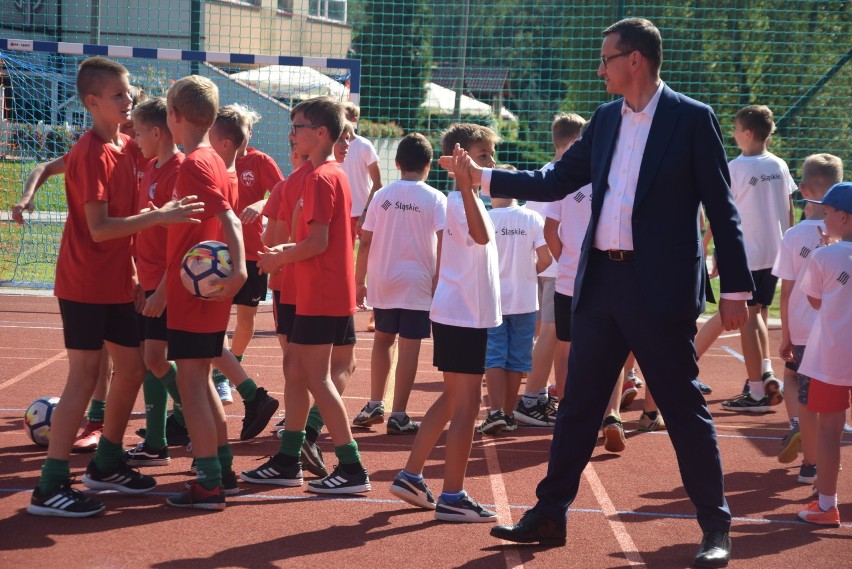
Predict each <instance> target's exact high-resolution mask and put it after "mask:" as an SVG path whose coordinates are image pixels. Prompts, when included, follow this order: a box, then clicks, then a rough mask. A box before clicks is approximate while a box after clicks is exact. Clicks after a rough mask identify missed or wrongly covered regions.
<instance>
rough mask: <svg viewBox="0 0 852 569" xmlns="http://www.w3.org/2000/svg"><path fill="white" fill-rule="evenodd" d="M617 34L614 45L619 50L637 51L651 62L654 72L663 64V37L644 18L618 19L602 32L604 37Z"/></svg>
mask: <svg viewBox="0 0 852 569" xmlns="http://www.w3.org/2000/svg"><path fill="white" fill-rule="evenodd" d="M610 34H618V43H617V44H616V47H617V48H618V50H619V51H638V52H639V53H641V54H642V57H644V58H645V59H647V60H648V61H650V62H651V68H652V69H653V70H654V72H659V70H660V66H661V65H662V64H663V39H662V37H661V36H660V30H658V29H657V26H655V25H654V24H653V23H652V22H651V21H650V20H646V19H645V18H626V19H624V20H620V21H618V22H616V23H614V24H613V25H611V26H610V27H608V28H607V29H605V30H604V31H603V33H602V35H603V36H604V37H606V36H608V35H610Z"/></svg>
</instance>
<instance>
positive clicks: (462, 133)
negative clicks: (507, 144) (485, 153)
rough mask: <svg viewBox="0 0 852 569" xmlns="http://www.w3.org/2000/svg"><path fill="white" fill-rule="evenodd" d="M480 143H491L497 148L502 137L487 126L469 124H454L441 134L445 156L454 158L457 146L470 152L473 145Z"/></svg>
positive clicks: (442, 150) (442, 149)
mask: <svg viewBox="0 0 852 569" xmlns="http://www.w3.org/2000/svg"><path fill="white" fill-rule="evenodd" d="M478 142H489V143H491V145H492V146H495V147H496V146H497V143H499V142H500V137H499V136H498V135H497V133H496V132H494V131H493V130H491V129H490V128H488V127H487V126H482V125H479V124H473V123H467V122H465V123H453V124H451V125H450V126H449V127H448V128H447V130H445V131H444V132H442V133H441V152H442V153H443V154H444V156H452V154H453V148H455V146H456V144H458V145H459V146H461V147H462V148H464V149H465V150H470V147H471V145H472V144H476V143H478Z"/></svg>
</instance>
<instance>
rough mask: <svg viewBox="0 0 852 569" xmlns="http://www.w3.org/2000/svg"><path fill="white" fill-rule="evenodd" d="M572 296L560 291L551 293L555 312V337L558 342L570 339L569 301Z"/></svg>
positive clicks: (572, 298) (571, 299)
mask: <svg viewBox="0 0 852 569" xmlns="http://www.w3.org/2000/svg"><path fill="white" fill-rule="evenodd" d="M573 301H574V297H573V296H566V295H564V294H562V293H561V292H554V293H553V309H554V311H555V313H556V339H557V340H559V341H560V342H570V341H571V303H572V302H573Z"/></svg>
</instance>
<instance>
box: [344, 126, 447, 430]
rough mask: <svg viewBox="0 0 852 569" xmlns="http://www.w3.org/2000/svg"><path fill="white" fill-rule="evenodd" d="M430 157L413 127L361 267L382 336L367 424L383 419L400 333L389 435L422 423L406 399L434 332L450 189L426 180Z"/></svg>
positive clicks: (362, 423) (361, 418)
mask: <svg viewBox="0 0 852 569" xmlns="http://www.w3.org/2000/svg"><path fill="white" fill-rule="evenodd" d="M431 164H432V145H431V144H429V141H428V140H427V139H426V137H424V136H423V135H422V134H417V133H414V134H409V135H408V136H406V137H405V138H403V139H402V141H400V143H399V146H398V147H397V152H396V167H397V168H398V169H399V172H400V179H399V180H398V181H396V182H393V183H391V184H389V185H387V186H385V187H384V188H382V189H381V190H379V191H378V192H377V193H376V196H375V198H376V199H374V200H372V201H371V202H370V205H369V206H368V208H367V217H366V219H365V221H364V225H363V227H362V232H361V246H360V249H359V250H358V261H357V265H356V266H355V301H356V302H357V303H358V305H359V306H364V303H365V300H369V305H370V306H372V307H373V311H374V314H375V316H376V336H375V339H374V341H373V352H372V357H371V366H370V374H371V375H370V401H368V402H367V404H366V405H364V408H363V409H361V412H360V413H358V416H357V417H355V419H354V420H353V421H352V423H353V424H354V425H355V426H357V427H368V426H370V425H374V424H377V423H383V422H384V420H385V406H384V402H383V399H384V395H385V387H386V386H387V382H388V376H389V375H390V371H391V350H392V349H393V345H394V342H396V337H397V335H398V336H399V352H398V359H397V365H396V372H395V373H394V384H395V387H394V392H393V407H392V409H391V411H392V413H391V416H390V418H389V419H388V423H387V433H388V434H389V435H406V434H411V435H413V434H416V433H417V430H418V429H419V427H420V423H418V422H417V421H413V420H412V419H411V417H409V416H408V414H407V413H406V406H407V404H408V397H409V396H410V395H411V388H412V386H413V385H414V378H415V376H416V375H417V361H418V358H419V355H420V344H421V341H422V340H423V339H424V338H428V337H429V335H430V329H431V327H430V324H429V308H430V307H431V305H432V291H433V290H434V284H435V277H436V274H437V273H436V267H437V255H438V250H439V249H440V247H441V232H442V231H443V229H444V223H445V220H446V209H447V200H446V198H445V197H444V195H443V194H442V193H441V192H439V191H438V190H436V189H435V188H433V187H431V186H429V185H427V184H426V182H425V180H426V177H427V176H428V175H429V168H430V166H431ZM368 277H369V279H368ZM368 280H369V283H370V288H369V289H368V288H367V282H368Z"/></svg>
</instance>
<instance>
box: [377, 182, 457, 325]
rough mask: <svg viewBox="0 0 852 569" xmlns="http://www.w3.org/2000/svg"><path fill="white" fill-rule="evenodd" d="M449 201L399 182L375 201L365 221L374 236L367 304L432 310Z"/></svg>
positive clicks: (414, 184)
mask: <svg viewBox="0 0 852 569" xmlns="http://www.w3.org/2000/svg"><path fill="white" fill-rule="evenodd" d="M446 211H447V198H445V197H444V194H442V193H441V192H439V191H438V190H436V189H435V188H433V187H431V186H429V185H427V184H425V183H423V182H410V181H406V180H398V181H396V182H393V183H392V184H390V185H388V186H385V187H384V188H382V189H381V190H379V191H378V192H376V194H375V195H374V196H373V201H371V202H370V206H369V208H368V209H367V216H366V218H365V219H364V227H363V229H364V230H365V231H371V232H372V233H373V240H372V243H371V245H370V257H369V259H368V260H367V283H368V286H367V300H368V301H369V302H368V304H369V305H370V306H373V307H375V308H405V309H408V310H429V308H430V307H431V306H432V277H433V276H434V275H435V265H436V262H437V254H438V238H437V237H436V236H435V232H436V231H441V230H442V229H444V223H445V220H446Z"/></svg>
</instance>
